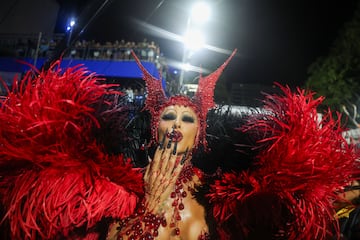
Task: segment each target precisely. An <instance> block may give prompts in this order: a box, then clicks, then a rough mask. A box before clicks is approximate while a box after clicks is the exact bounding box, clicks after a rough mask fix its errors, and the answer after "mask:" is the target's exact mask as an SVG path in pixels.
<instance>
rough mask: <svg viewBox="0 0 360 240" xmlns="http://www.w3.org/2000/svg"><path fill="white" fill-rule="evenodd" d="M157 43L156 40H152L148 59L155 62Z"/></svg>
mask: <svg viewBox="0 0 360 240" xmlns="http://www.w3.org/2000/svg"><path fill="white" fill-rule="evenodd" d="M155 51H156V45H155V43H154V41H151V42H150V44H149V45H148V55H147V56H148V59H147V60H148V61H150V62H153V61H154V60H155Z"/></svg>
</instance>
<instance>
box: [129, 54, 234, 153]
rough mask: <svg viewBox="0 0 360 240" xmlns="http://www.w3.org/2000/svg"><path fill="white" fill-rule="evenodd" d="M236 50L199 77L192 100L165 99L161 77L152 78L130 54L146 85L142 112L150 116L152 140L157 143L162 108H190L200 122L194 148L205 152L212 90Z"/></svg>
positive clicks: (176, 97) (173, 97)
mask: <svg viewBox="0 0 360 240" xmlns="http://www.w3.org/2000/svg"><path fill="white" fill-rule="evenodd" d="M235 53H236V49H235V50H234V51H233V52H232V54H231V55H230V57H229V58H228V59H227V60H226V61H225V62H224V63H223V64H222V65H221V66H220V67H219V68H218V69H217V70H216V71H214V72H213V73H211V74H210V75H208V76H206V77H203V76H202V75H200V78H199V84H198V89H197V92H196V94H195V95H194V97H193V98H189V97H187V96H180V95H176V96H172V97H170V98H167V97H166V95H165V92H164V90H163V88H162V86H161V76H160V79H156V78H155V77H153V76H152V75H151V74H150V73H149V72H148V71H147V70H146V69H145V67H144V66H143V65H142V64H141V62H140V60H139V58H138V57H137V56H136V55H135V53H134V52H132V55H133V56H134V58H135V61H136V62H137V64H138V65H139V67H140V69H141V71H142V73H143V79H144V81H145V84H146V89H147V97H146V100H145V107H144V110H148V111H149V112H150V114H151V116H152V119H151V134H152V140H151V143H153V142H154V141H158V132H157V128H158V124H159V121H160V115H161V113H162V111H163V109H164V108H166V107H168V106H171V105H180V106H185V107H191V108H192V109H193V110H194V112H195V113H196V114H197V115H198V119H199V121H200V126H199V134H198V136H197V139H196V143H195V148H197V147H198V145H199V144H200V145H202V146H204V149H205V150H207V141H206V127H207V124H206V117H207V113H208V111H209V110H210V109H212V108H214V107H215V102H214V90H215V85H216V82H217V80H218V79H219V77H220V75H221V73H222V72H223V71H224V68H225V67H226V66H227V65H228V63H229V62H230V60H231V59H232V57H233V56H234V55H235Z"/></svg>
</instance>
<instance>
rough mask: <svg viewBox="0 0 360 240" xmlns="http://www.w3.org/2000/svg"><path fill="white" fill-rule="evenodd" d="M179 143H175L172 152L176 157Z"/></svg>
mask: <svg viewBox="0 0 360 240" xmlns="http://www.w3.org/2000/svg"><path fill="white" fill-rule="evenodd" d="M177 143H178V142H175V146H174V149H173V152H172V154H173V155H176V150H177Z"/></svg>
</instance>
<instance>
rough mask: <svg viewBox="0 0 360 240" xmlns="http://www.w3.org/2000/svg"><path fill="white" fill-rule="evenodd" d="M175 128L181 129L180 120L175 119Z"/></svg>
mask: <svg viewBox="0 0 360 240" xmlns="http://www.w3.org/2000/svg"><path fill="white" fill-rule="evenodd" d="M173 127H174V129H175V128H180V120H179V119H175V121H174V126H173Z"/></svg>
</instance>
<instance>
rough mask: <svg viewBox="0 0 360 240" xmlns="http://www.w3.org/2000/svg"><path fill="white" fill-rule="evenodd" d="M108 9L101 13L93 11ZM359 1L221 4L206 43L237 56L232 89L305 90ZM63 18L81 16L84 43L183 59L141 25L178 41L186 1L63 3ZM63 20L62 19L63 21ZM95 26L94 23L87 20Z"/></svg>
mask: <svg viewBox="0 0 360 240" xmlns="http://www.w3.org/2000/svg"><path fill="white" fill-rule="evenodd" d="M103 2H107V4H105V5H104V6H105V7H104V8H102V9H101V11H98V14H95V12H96V10H99V9H100V8H101V6H102V5H101V4H102V3H103ZM356 2H357V0H298V1H289V0H217V1H211V3H212V16H211V20H210V21H209V22H208V23H206V26H205V32H206V36H207V44H209V45H212V46H216V47H218V48H221V49H227V50H229V51H232V50H233V49H235V48H236V49H237V50H238V56H237V57H236V58H235V59H234V60H233V61H232V62H231V64H230V65H229V67H228V69H227V70H226V71H227V75H228V78H230V79H231V81H233V82H241V83H262V84H269V85H270V84H272V83H273V82H274V81H277V82H280V83H283V84H289V85H291V86H298V85H299V86H301V85H302V84H303V83H304V81H305V80H306V78H307V68H308V66H309V65H310V64H311V63H312V62H313V61H315V60H316V59H317V58H318V57H320V56H324V55H326V54H327V51H328V50H329V48H330V47H331V45H332V43H333V41H334V40H335V38H336V37H337V34H338V32H339V30H340V29H341V28H342V26H343V25H344V23H345V22H347V21H349V20H350V19H351V17H352V15H353V13H354V10H355V8H356ZM59 3H61V4H62V6H63V7H62V12H63V16H64V15H65V13H66V14H69V12H71V11H72V12H74V14H78V16H79V18H80V20H82V23H81V25H82V26H86V27H85V28H84V31H83V32H82V33H81V34H80V35H79V36H80V38H82V39H87V40H89V39H95V40H99V41H107V40H110V41H114V40H121V39H125V40H135V41H141V40H142V39H143V38H144V37H146V38H147V39H148V40H150V41H151V40H155V41H156V42H157V43H158V44H159V45H160V47H161V51H162V53H163V54H164V56H165V57H166V58H168V59H174V60H178V61H180V60H181V56H182V55H181V54H182V46H181V44H180V43H179V42H175V41H172V40H168V39H164V38H162V37H159V36H155V35H154V34H152V33H153V31H151V30H149V29H148V28H145V27H143V26H141V25H140V24H138V22H143V23H146V24H149V25H152V26H155V27H157V28H161V29H163V30H166V31H168V32H172V33H175V34H178V35H181V34H182V32H183V31H184V29H185V24H186V18H187V16H188V15H187V14H188V12H187V9H188V8H189V7H188V6H189V4H190V3H191V1H189V0H153V1H149V0H131V1H120V0H113V1H99V0H93V1H86V0H77V2H75V1H70V0H68V1H67V0H59ZM60 17H61V16H60ZM90 19H91V21H90ZM227 56H228V55H224V54H222V53H215V52H212V51H209V50H202V51H201V52H198V53H196V54H195V55H194V59H193V61H194V64H198V65H201V66H204V67H207V68H210V69H215V68H216V67H217V66H219V65H220V64H221V63H222V62H223V61H224V60H225V59H226V58H227Z"/></svg>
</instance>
